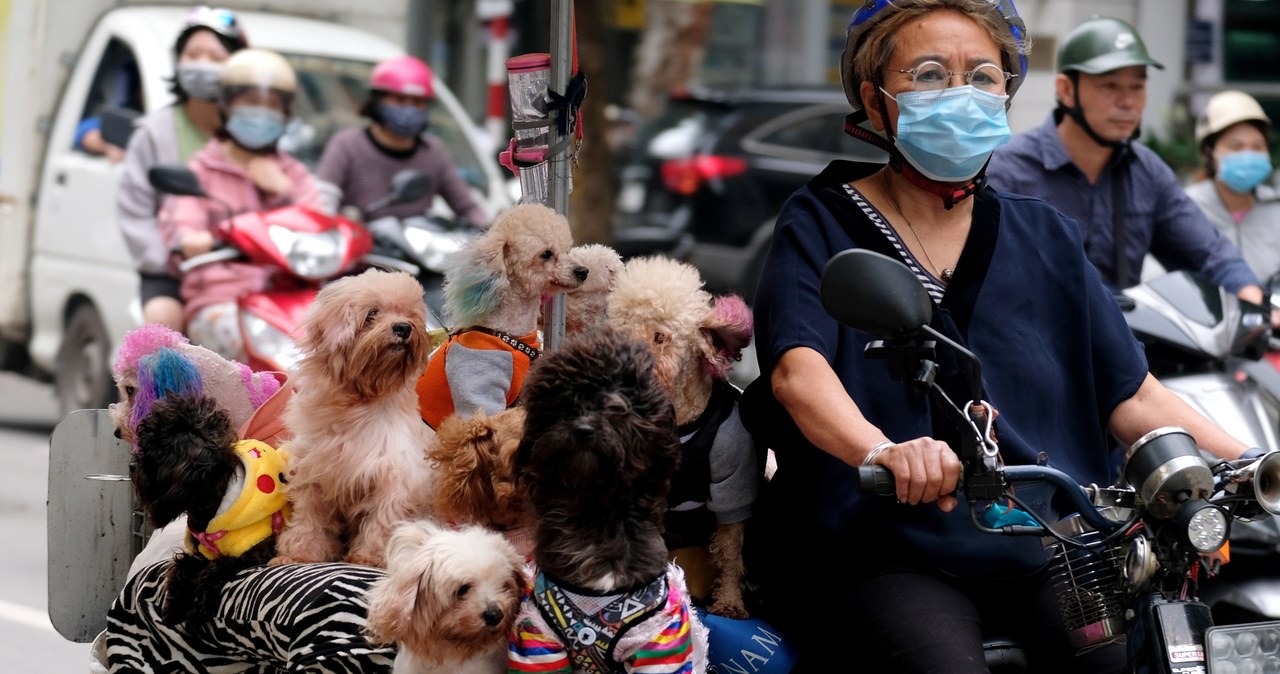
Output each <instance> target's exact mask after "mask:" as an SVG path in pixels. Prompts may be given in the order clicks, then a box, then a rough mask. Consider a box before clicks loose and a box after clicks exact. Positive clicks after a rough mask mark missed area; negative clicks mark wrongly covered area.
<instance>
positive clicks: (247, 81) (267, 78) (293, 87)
mask: <svg viewBox="0 0 1280 674" xmlns="http://www.w3.org/2000/svg"><path fill="white" fill-rule="evenodd" d="M218 87H219V88H220V89H222V91H223V94H224V96H225V94H226V93H227V92H228V90H230V89H236V88H240V87H246V88H248V87H259V88H263V89H275V90H276V91H279V92H282V93H285V94H289V95H291V96H292V95H293V94H295V93H297V91H298V77H297V76H296V75H294V73H293V68H292V67H291V66H290V65H289V62H288V61H286V60H284V57H283V56H281V55H279V54H277V53H275V52H273V51H267V50H266V49H241V50H240V51H238V52H236V53H234V54H232V55H231V58H229V59H227V62H226V63H225V64H223V66H222V77H220V78H218Z"/></svg>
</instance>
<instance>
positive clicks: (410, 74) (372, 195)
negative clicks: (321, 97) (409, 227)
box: [316, 56, 489, 226]
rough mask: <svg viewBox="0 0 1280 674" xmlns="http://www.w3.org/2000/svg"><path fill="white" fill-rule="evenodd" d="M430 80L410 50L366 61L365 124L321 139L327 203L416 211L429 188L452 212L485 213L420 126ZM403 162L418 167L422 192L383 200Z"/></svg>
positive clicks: (367, 213)
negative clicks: (415, 196)
mask: <svg viewBox="0 0 1280 674" xmlns="http://www.w3.org/2000/svg"><path fill="white" fill-rule="evenodd" d="M433 91H434V86H433V84H432V79H431V69H430V68H429V67H427V64H426V63H423V62H422V61H420V60H418V59H417V58H414V57H412V56H397V57H395V58H391V59H387V60H385V61H383V62H381V63H379V64H378V65H377V66H375V67H374V69H373V72H372V73H371V74H370V76H369V98H368V100H366V101H365V103H364V106H363V107H362V108H361V109H360V113H361V114H362V115H364V116H365V117H368V118H369V119H370V120H372V121H371V122H370V124H369V125H368V126H367V127H364V128H358V127H353V128H348V129H343V130H341V131H339V132H337V133H335V134H334V135H333V137H332V138H330V139H329V142H328V144H326V145H325V148H324V154H323V155H322V156H321V157H320V163H319V164H318V165H317V167H316V177H317V178H318V179H319V180H320V181H322V182H321V185H322V189H323V190H324V191H325V193H326V200H328V201H330V202H331V203H329V204H328V206H329V207H330V208H329V210H331V211H336V210H337V207H338V206H354V207H355V208H357V209H358V210H359V211H360V215H361V216H362V217H363V219H364V221H365V222H372V221H373V220H375V219H377V218H380V217H383V216H387V215H391V216H395V217H401V218H403V217H408V216H413V215H423V214H425V213H426V212H427V210H428V209H430V208H431V202H432V201H434V200H435V197H436V194H440V195H441V196H443V197H444V198H445V201H447V202H448V204H449V208H451V209H453V212H454V214H455V215H456V216H457V217H458V219H460V220H463V221H466V222H469V223H471V224H473V225H477V226H485V225H487V224H488V222H489V215H488V214H487V213H486V212H485V210H484V208H482V207H481V206H480V205H479V204H477V203H476V202H475V201H474V200H473V199H472V198H471V193H470V192H469V191H468V189H467V183H466V182H465V181H463V179H462V176H461V175H460V174H459V173H458V167H457V166H456V165H455V164H454V163H453V157H451V156H450V155H449V150H448V149H446V148H445V146H444V143H443V142H441V141H440V139H439V138H434V137H432V136H431V135H429V134H427V133H426V131H427V126H428V123H427V122H428V119H427V117H428V108H429V107H430V105H431V102H432V95H433ZM405 169H414V170H417V171H420V172H422V173H424V174H426V176H427V179H428V186H429V187H428V189H427V191H426V194H424V195H423V196H422V197H421V198H419V199H417V200H414V201H406V202H400V203H395V204H388V205H384V206H381V207H378V208H373V209H370V206H372V205H374V202H379V201H385V197H387V195H389V194H390V193H391V187H392V182H391V179H392V177H393V176H395V175H396V174H397V173H399V172H401V171H403V170H405Z"/></svg>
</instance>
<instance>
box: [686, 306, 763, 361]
mask: <svg viewBox="0 0 1280 674" xmlns="http://www.w3.org/2000/svg"><path fill="white" fill-rule="evenodd" d="M751 332H752V319H751V309H750V308H748V307H747V303H746V302H745V301H743V299H742V298H741V297H738V296H737V295H722V296H720V297H717V298H716V299H715V300H713V301H712V304H711V308H710V309H709V310H708V311H707V314H706V316H704V317H703V319H702V325H701V326H700V327H699V333H700V334H701V335H702V340H701V343H700V349H701V350H702V365H703V368H704V369H705V370H706V372H707V374H709V375H711V376H712V377H713V378H715V379H724V378H725V377H727V376H728V375H729V371H730V370H731V369H733V364H734V363H736V362H738V361H739V360H742V350H743V349H744V348H746V346H747V345H748V344H750V343H751Z"/></svg>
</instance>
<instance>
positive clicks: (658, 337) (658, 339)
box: [653, 332, 667, 344]
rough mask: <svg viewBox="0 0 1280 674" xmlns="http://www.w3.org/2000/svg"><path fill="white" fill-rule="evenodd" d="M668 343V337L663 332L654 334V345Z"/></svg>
mask: <svg viewBox="0 0 1280 674" xmlns="http://www.w3.org/2000/svg"><path fill="white" fill-rule="evenodd" d="M666 341H667V336H666V335H664V334H662V333H661V332H655V333H653V343H654V344H665V343H666Z"/></svg>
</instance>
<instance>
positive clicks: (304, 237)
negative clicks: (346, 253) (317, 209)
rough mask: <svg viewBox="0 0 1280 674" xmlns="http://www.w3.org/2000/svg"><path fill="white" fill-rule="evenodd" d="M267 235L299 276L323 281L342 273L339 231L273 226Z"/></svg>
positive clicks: (291, 269)
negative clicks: (303, 230)
mask: <svg viewBox="0 0 1280 674" xmlns="http://www.w3.org/2000/svg"><path fill="white" fill-rule="evenodd" d="M267 236H269V237H270V238H271V243H273V244H275V246H276V248H279V249H280V252H282V253H284V255H285V259H286V260H287V264H288V265H289V270H290V271H292V272H293V273H295V274H297V275H298V276H301V277H303V278H307V279H313V280H320V279H326V278H329V277H331V276H333V275H335V274H337V273H338V272H339V271H341V270H342V258H343V255H342V252H343V245H342V234H341V233H339V232H338V231H337V230H333V229H331V230H328V231H325V232H314V233H312V232H298V231H296V230H292V229H289V228H288V227H280V226H278V225H272V226H270V227H268V228H267Z"/></svg>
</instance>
